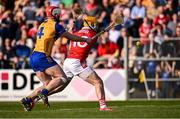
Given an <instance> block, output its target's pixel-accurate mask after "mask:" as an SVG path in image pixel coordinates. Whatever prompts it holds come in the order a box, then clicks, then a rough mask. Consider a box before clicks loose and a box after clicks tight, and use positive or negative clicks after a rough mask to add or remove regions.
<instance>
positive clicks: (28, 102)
mask: <svg viewBox="0 0 180 119" xmlns="http://www.w3.org/2000/svg"><path fill="white" fill-rule="evenodd" d="M36 76H37V77H38V79H40V81H41V82H42V83H43V86H40V87H38V88H37V89H35V90H34V91H33V92H32V93H31V94H30V95H28V96H27V97H25V98H23V99H21V104H22V105H23V107H24V110H25V111H31V110H32V108H33V107H34V99H35V98H37V97H38V94H39V93H40V91H41V90H42V89H43V88H44V87H45V85H47V84H48V83H49V81H50V80H51V77H50V76H49V75H47V74H45V73H44V72H40V71H37V72H36Z"/></svg>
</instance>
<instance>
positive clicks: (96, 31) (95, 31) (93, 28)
mask: <svg viewBox="0 0 180 119" xmlns="http://www.w3.org/2000/svg"><path fill="white" fill-rule="evenodd" d="M84 21H85V22H86V24H87V25H88V27H89V28H90V29H91V30H93V31H94V32H96V33H97V31H96V30H95V29H94V28H92V27H91V26H90V25H89V23H88V22H87V21H86V20H85V19H84Z"/></svg>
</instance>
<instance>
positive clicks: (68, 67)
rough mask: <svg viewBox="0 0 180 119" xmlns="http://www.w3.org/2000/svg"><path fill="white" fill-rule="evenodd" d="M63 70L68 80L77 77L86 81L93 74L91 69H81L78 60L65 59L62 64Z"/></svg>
mask: <svg viewBox="0 0 180 119" xmlns="http://www.w3.org/2000/svg"><path fill="white" fill-rule="evenodd" d="M63 70H64V72H65V74H66V76H67V77H68V78H72V77H73V76H76V75H78V76H79V77H81V78H82V79H84V80H86V79H87V77H88V76H89V75H90V74H91V73H93V72H94V70H93V69H92V68H91V67H85V68H84V67H82V65H81V62H80V60H79V59H73V58H66V59H65V61H64V64H63Z"/></svg>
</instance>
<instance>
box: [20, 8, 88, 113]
mask: <svg viewBox="0 0 180 119" xmlns="http://www.w3.org/2000/svg"><path fill="white" fill-rule="evenodd" d="M46 16H47V19H46V20H45V21H44V22H43V23H41V25H40V26H39V28H38V33H37V38H36V45H35V49H34V51H33V53H32V55H31V56H30V64H31V67H32V69H33V70H34V71H35V73H36V75H37V77H38V78H39V80H40V81H41V82H42V83H43V86H41V87H39V88H37V89H36V90H34V91H33V92H32V93H31V94H30V95H29V96H27V97H25V98H23V99H22V100H21V104H22V105H23V107H24V110H25V111H31V109H32V108H33V106H34V99H35V98H37V97H39V98H40V99H42V100H43V102H44V104H45V106H49V102H48V93H49V92H51V91H52V90H54V89H56V88H57V87H58V86H59V85H63V84H65V83H66V82H67V81H68V80H67V77H66V75H65V73H64V72H63V70H62V68H61V67H60V66H59V65H58V64H57V63H56V62H55V61H54V60H53V59H52V58H51V56H50V54H51V50H52V46H53V45H54V42H55V40H56V39H57V38H58V37H66V38H68V39H71V40H74V41H81V42H87V43H89V42H90V40H91V39H87V38H82V37H79V36H76V35H73V34H70V33H69V32H67V31H66V30H65V28H64V27H63V26H62V25H60V24H59V22H58V21H59V17H60V9H59V8H58V7H55V6H49V7H47V9H46Z"/></svg>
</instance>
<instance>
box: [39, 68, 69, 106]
mask: <svg viewBox="0 0 180 119" xmlns="http://www.w3.org/2000/svg"><path fill="white" fill-rule="evenodd" d="M45 72H46V74H48V75H51V76H52V80H51V81H50V82H49V83H48V84H47V85H46V86H45V87H44V89H42V91H41V92H40V94H39V97H40V98H41V99H42V100H43V102H44V104H45V105H47V106H48V105H49V102H48V95H50V94H49V93H50V92H52V91H53V90H55V89H56V88H58V87H59V86H62V85H64V84H65V83H66V82H67V77H66V75H65V73H64V72H63V70H62V68H61V67H60V66H59V65H54V66H52V67H49V68H47V69H46V70H45Z"/></svg>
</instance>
